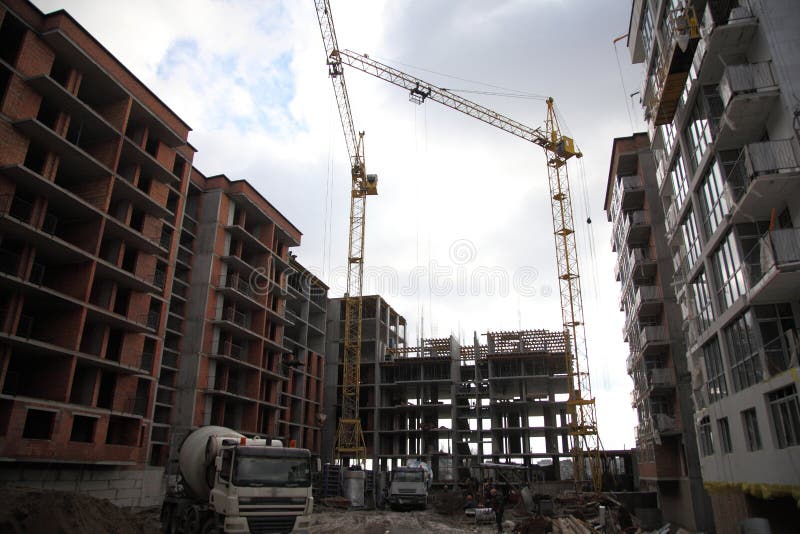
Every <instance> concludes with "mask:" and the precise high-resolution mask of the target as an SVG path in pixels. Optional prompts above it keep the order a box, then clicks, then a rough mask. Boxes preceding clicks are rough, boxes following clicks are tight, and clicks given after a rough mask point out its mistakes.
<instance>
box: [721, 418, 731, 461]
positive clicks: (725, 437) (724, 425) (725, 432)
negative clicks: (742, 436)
mask: <svg viewBox="0 0 800 534" xmlns="http://www.w3.org/2000/svg"><path fill="white" fill-rule="evenodd" d="M717 428H718V429H719V448H720V449H721V450H722V454H728V453H730V452H731V451H733V446H732V445H731V428H730V425H728V418H727V417H723V418H722V419H717Z"/></svg>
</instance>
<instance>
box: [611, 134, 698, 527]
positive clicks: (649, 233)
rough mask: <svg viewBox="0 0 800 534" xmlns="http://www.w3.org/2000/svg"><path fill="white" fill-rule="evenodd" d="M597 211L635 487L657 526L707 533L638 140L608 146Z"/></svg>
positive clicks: (649, 160)
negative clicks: (633, 418)
mask: <svg viewBox="0 0 800 534" xmlns="http://www.w3.org/2000/svg"><path fill="white" fill-rule="evenodd" d="M604 208H605V210H606V213H607V217H608V220H609V222H611V223H612V224H613V226H612V236H611V237H612V240H611V245H612V249H613V250H614V251H615V252H616V253H617V263H616V266H615V269H614V272H615V276H616V279H617V281H618V282H620V284H621V286H622V290H621V294H620V310H621V311H624V312H625V326H624V328H623V338H624V340H625V341H626V342H628V345H629V347H630V355H629V356H628V360H627V369H628V374H630V375H631V378H632V379H633V385H634V389H633V391H632V393H631V405H632V406H633V407H634V408H635V409H636V413H637V417H638V425H637V427H636V431H635V435H636V446H637V461H638V471H639V487H640V489H641V490H642V491H653V492H656V493H657V495H658V505H659V506H658V508H659V509H660V510H661V514H662V519H663V521H665V522H669V523H671V524H674V525H679V526H682V527H684V528H687V529H689V530H701V531H710V530H713V517H712V515H711V514H710V513H709V512H708V509H709V508H710V501H709V500H708V494H707V493H706V491H705V490H704V489H703V483H702V477H701V473H700V461H699V455H698V452H697V450H698V449H697V440H696V435H695V426H694V417H693V414H694V407H693V405H692V401H691V394H692V387H691V377H690V374H689V368H688V363H687V359H686V346H685V343H684V342H683V332H682V322H681V311H680V308H679V306H678V304H677V301H676V300H675V294H674V292H673V289H672V279H673V266H672V254H671V252H670V248H669V244H668V243H667V237H666V229H665V222H664V212H663V209H662V205H661V200H660V197H659V189H658V183H657V181H656V168H655V162H654V159H653V154H652V152H651V150H650V139H649V138H648V136H647V134H646V133H637V134H634V135H632V136H630V137H622V138H617V139H615V140H614V144H613V147H612V151H611V165H610V169H609V175H608V185H607V188H606V197H605V205H604Z"/></svg>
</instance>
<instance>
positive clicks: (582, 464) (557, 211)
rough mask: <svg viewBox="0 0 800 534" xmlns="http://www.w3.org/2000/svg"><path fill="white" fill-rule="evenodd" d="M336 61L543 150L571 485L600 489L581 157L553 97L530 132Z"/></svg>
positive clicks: (346, 56) (416, 83) (365, 61)
mask: <svg viewBox="0 0 800 534" xmlns="http://www.w3.org/2000/svg"><path fill="white" fill-rule="evenodd" d="M337 59H338V64H339V65H340V66H341V64H345V65H348V66H349V67H352V68H354V69H356V70H360V71H361V72H365V73H367V74H370V75H372V76H375V77H376V78H380V79H381V80H384V81H387V82H389V83H391V84H394V85H396V86H398V87H401V88H403V89H406V90H407V91H408V92H409V100H411V101H412V102H414V103H416V104H422V103H424V102H425V101H426V100H432V101H434V102H438V103H440V104H443V105H445V106H447V107H449V108H452V109H455V110H456V111H460V112H461V113H464V114H466V115H468V116H470V117H473V118H476V119H478V120H481V121H483V122H485V123H487V124H489V125H491V126H494V127H496V128H499V129H501V130H504V131H506V132H508V133H510V134H512V135H515V136H517V137H520V138H522V139H524V140H526V141H528V142H531V143H534V144H536V145H538V146H540V147H542V148H543V149H544V151H545V155H546V157H547V177H548V182H549V186H550V210H551V212H552V217H553V238H554V241H555V248H556V263H557V265H558V285H559V293H560V302H561V317H562V322H563V326H564V332H565V337H566V341H567V343H566V368H567V375H568V383H569V398H568V400H567V410H568V413H569V416H570V418H569V419H570V420H569V426H568V429H569V430H568V432H569V435H570V438H571V442H572V443H571V451H570V452H571V455H572V460H573V470H574V473H575V481H576V485H578V486H579V487H580V486H583V479H584V476H585V472H586V467H587V464H588V467H589V471H590V474H591V478H592V482H593V485H594V488H595V489H596V490H600V488H601V485H602V484H601V482H602V480H601V479H602V464H601V462H600V438H599V434H598V430H597V412H596V406H595V399H594V397H592V385H591V379H590V377H589V359H588V354H587V350H586V334H585V328H584V316H583V299H582V298H581V283H580V272H579V269H578V251H577V245H576V241H575V226H574V224H573V212H572V201H571V197H570V187H569V177H568V174H567V160H569V159H570V158H572V157H578V158H580V157H582V154H581V152H580V151H578V150H577V149H576V148H575V144H574V142H573V140H572V139H571V138H569V137H567V136H564V135H562V134H561V128H560V126H559V123H558V118H557V116H556V112H555V107H554V103H553V99H552V98H549V99H547V115H546V118H545V123H544V128H540V127H537V128H532V127H530V126H526V125H525V124H522V123H520V122H518V121H516V120H514V119H511V118H509V117H506V116H504V115H502V114H500V113H497V112H496V111H493V110H491V109H489V108H487V107H485V106H482V105H480V104H478V103H476V102H473V101H471V100H469V99H466V98H464V97H462V96H460V95H458V94H455V93H453V92H451V91H448V90H447V89H443V88H440V87H436V86H435V85H433V84H430V83H427V82H425V81H423V80H420V79H419V78H416V77H414V76H412V75H410V74H407V73H405V72H402V71H400V70H398V69H395V68H393V67H390V66H388V65H384V64H383V63H380V62H378V61H375V60H374V59H371V58H369V57H368V56H366V55H361V54H356V53H354V52H352V51H350V50H342V51H339V53H338V54H337Z"/></svg>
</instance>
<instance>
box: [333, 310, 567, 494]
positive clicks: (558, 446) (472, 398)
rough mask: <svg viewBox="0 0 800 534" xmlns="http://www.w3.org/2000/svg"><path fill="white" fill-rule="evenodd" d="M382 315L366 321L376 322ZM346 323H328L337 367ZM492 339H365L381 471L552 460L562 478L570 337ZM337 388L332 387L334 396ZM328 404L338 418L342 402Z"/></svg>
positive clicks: (446, 476)
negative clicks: (411, 463)
mask: <svg viewBox="0 0 800 534" xmlns="http://www.w3.org/2000/svg"><path fill="white" fill-rule="evenodd" d="M366 299H367V301H369V297H366ZM338 300H339V299H335V300H332V301H331V310H334V313H331V311H330V310H329V318H332V319H333V318H335V310H336V309H337V302H338ZM378 300H379V301H380V302H381V303H384V304H385V302H384V301H383V300H382V299H379V298H378ZM381 309H383V308H381ZM385 311H386V314H385V315H386V319H387V320H386V321H385V322H386V325H385V326H386V329H387V331H389V332H395V328H396V327H397V326H398V325H400V324H404V322H405V321H404V320H403V319H402V317H400V316H397V315H396V314H394V312H393V310H391V308H389V307H388V305H387V306H386V310H385ZM382 316H383V314H380V315H378V316H366V317H365V319H364V321H365V322H366V323H367V326H369V323H370V322H371V321H381V319H380V317H382ZM394 316H396V317H397V320H396V321H395V322H396V324H394V327H395V328H392V325H393V322H392V317H394ZM340 326H341V321H336V320H332V321H330V322H329V325H328V329H329V336H330V337H329V340H330V344H329V346H328V355H327V356H328V360H329V365H330V364H331V363H332V362H334V361H336V360H337V358H339V359H340V343H337V339H340V338H341V328H340ZM364 331H365V332H367V331H371V329H370V328H367V327H365V328H364ZM378 332H380V330H378ZM484 337H485V343H481V342H480V339H479V336H478V335H477V334H476V335H475V336H474V341H473V343H472V344H471V345H461V344H460V343H459V342H458V340H456V339H455V338H454V337H449V338H437V339H423V340H422V341H421V345H420V346H418V347H405V346H403V344H402V341H403V339H402V337H401V338H396V339H393V340H392V341H391V342H390V341H389V339H388V338H386V337H380V338H379V339H378V341H379V342H378V343H376V342H375V340H374V339H372V338H371V337H369V336H365V337H364V340H363V342H362V364H363V365H366V366H367V368H366V369H364V368H362V374H361V377H362V397H363V398H362V403H361V407H362V408H361V414H360V415H361V419H362V425H363V427H364V434H365V439H366V445H367V458H368V459H370V460H372V466H373V468H379V469H381V470H387V469H391V468H392V467H396V466H398V465H402V464H403V463H404V462H405V461H406V460H409V459H418V458H424V459H426V460H428V461H430V462H431V463H432V465H433V466H434V469H435V471H436V473H435V478H436V479H437V480H438V481H441V482H446V481H448V480H458V479H463V478H464V477H465V476H469V472H468V468H469V467H473V466H477V465H479V464H481V463H483V462H499V463H517V464H523V465H534V464H538V463H541V464H549V465H550V467H548V468H546V470H548V471H550V473H549V474H547V475H546V476H547V478H552V479H559V478H561V475H560V468H559V465H560V459H561V458H562V457H569V456H570V446H569V437H568V416H567V397H568V378H567V372H566V354H565V337H564V333H562V332H551V331H546V330H525V331H518V332H490V333H488V334H485V336H484ZM390 343H391V344H390ZM392 344H393V345H394V346H392ZM337 347H338V348H339V350H337ZM327 376H328V377H330V378H329V379H330V380H332V379H333V377H334V376H336V375H335V374H334V373H332V372H331V373H329V374H327ZM332 386H333V384H329V386H328V388H327V390H326V391H327V392H328V393H329V394H330V395H331V396H333V392H334V391H335V389H334V388H333V387H332ZM339 386H341V384H339ZM326 407H327V410H328V417H329V420H334V419H336V417H337V416H338V414H337V413H336V411H335V410H336V406H335V404H334V403H333V402H331V403H326ZM330 449H331V450H332V447H330ZM542 460H546V461H544V462H542ZM459 469H461V470H462V472H459Z"/></svg>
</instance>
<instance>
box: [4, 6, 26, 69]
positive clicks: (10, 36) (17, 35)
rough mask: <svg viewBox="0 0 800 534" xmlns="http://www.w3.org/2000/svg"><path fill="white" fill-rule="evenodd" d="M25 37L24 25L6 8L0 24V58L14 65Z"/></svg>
mask: <svg viewBox="0 0 800 534" xmlns="http://www.w3.org/2000/svg"><path fill="white" fill-rule="evenodd" d="M23 37H25V25H24V24H22V22H20V20H19V19H18V18H17V17H15V16H13V15H12V14H11V13H9V12H8V10H6V13H5V16H4V17H3V24H2V25H0V59H2V60H3V61H5V62H6V63H9V64H10V65H14V63H15V62H16V61H17V54H18V53H19V49H20V47H21V46H22V38H23Z"/></svg>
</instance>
